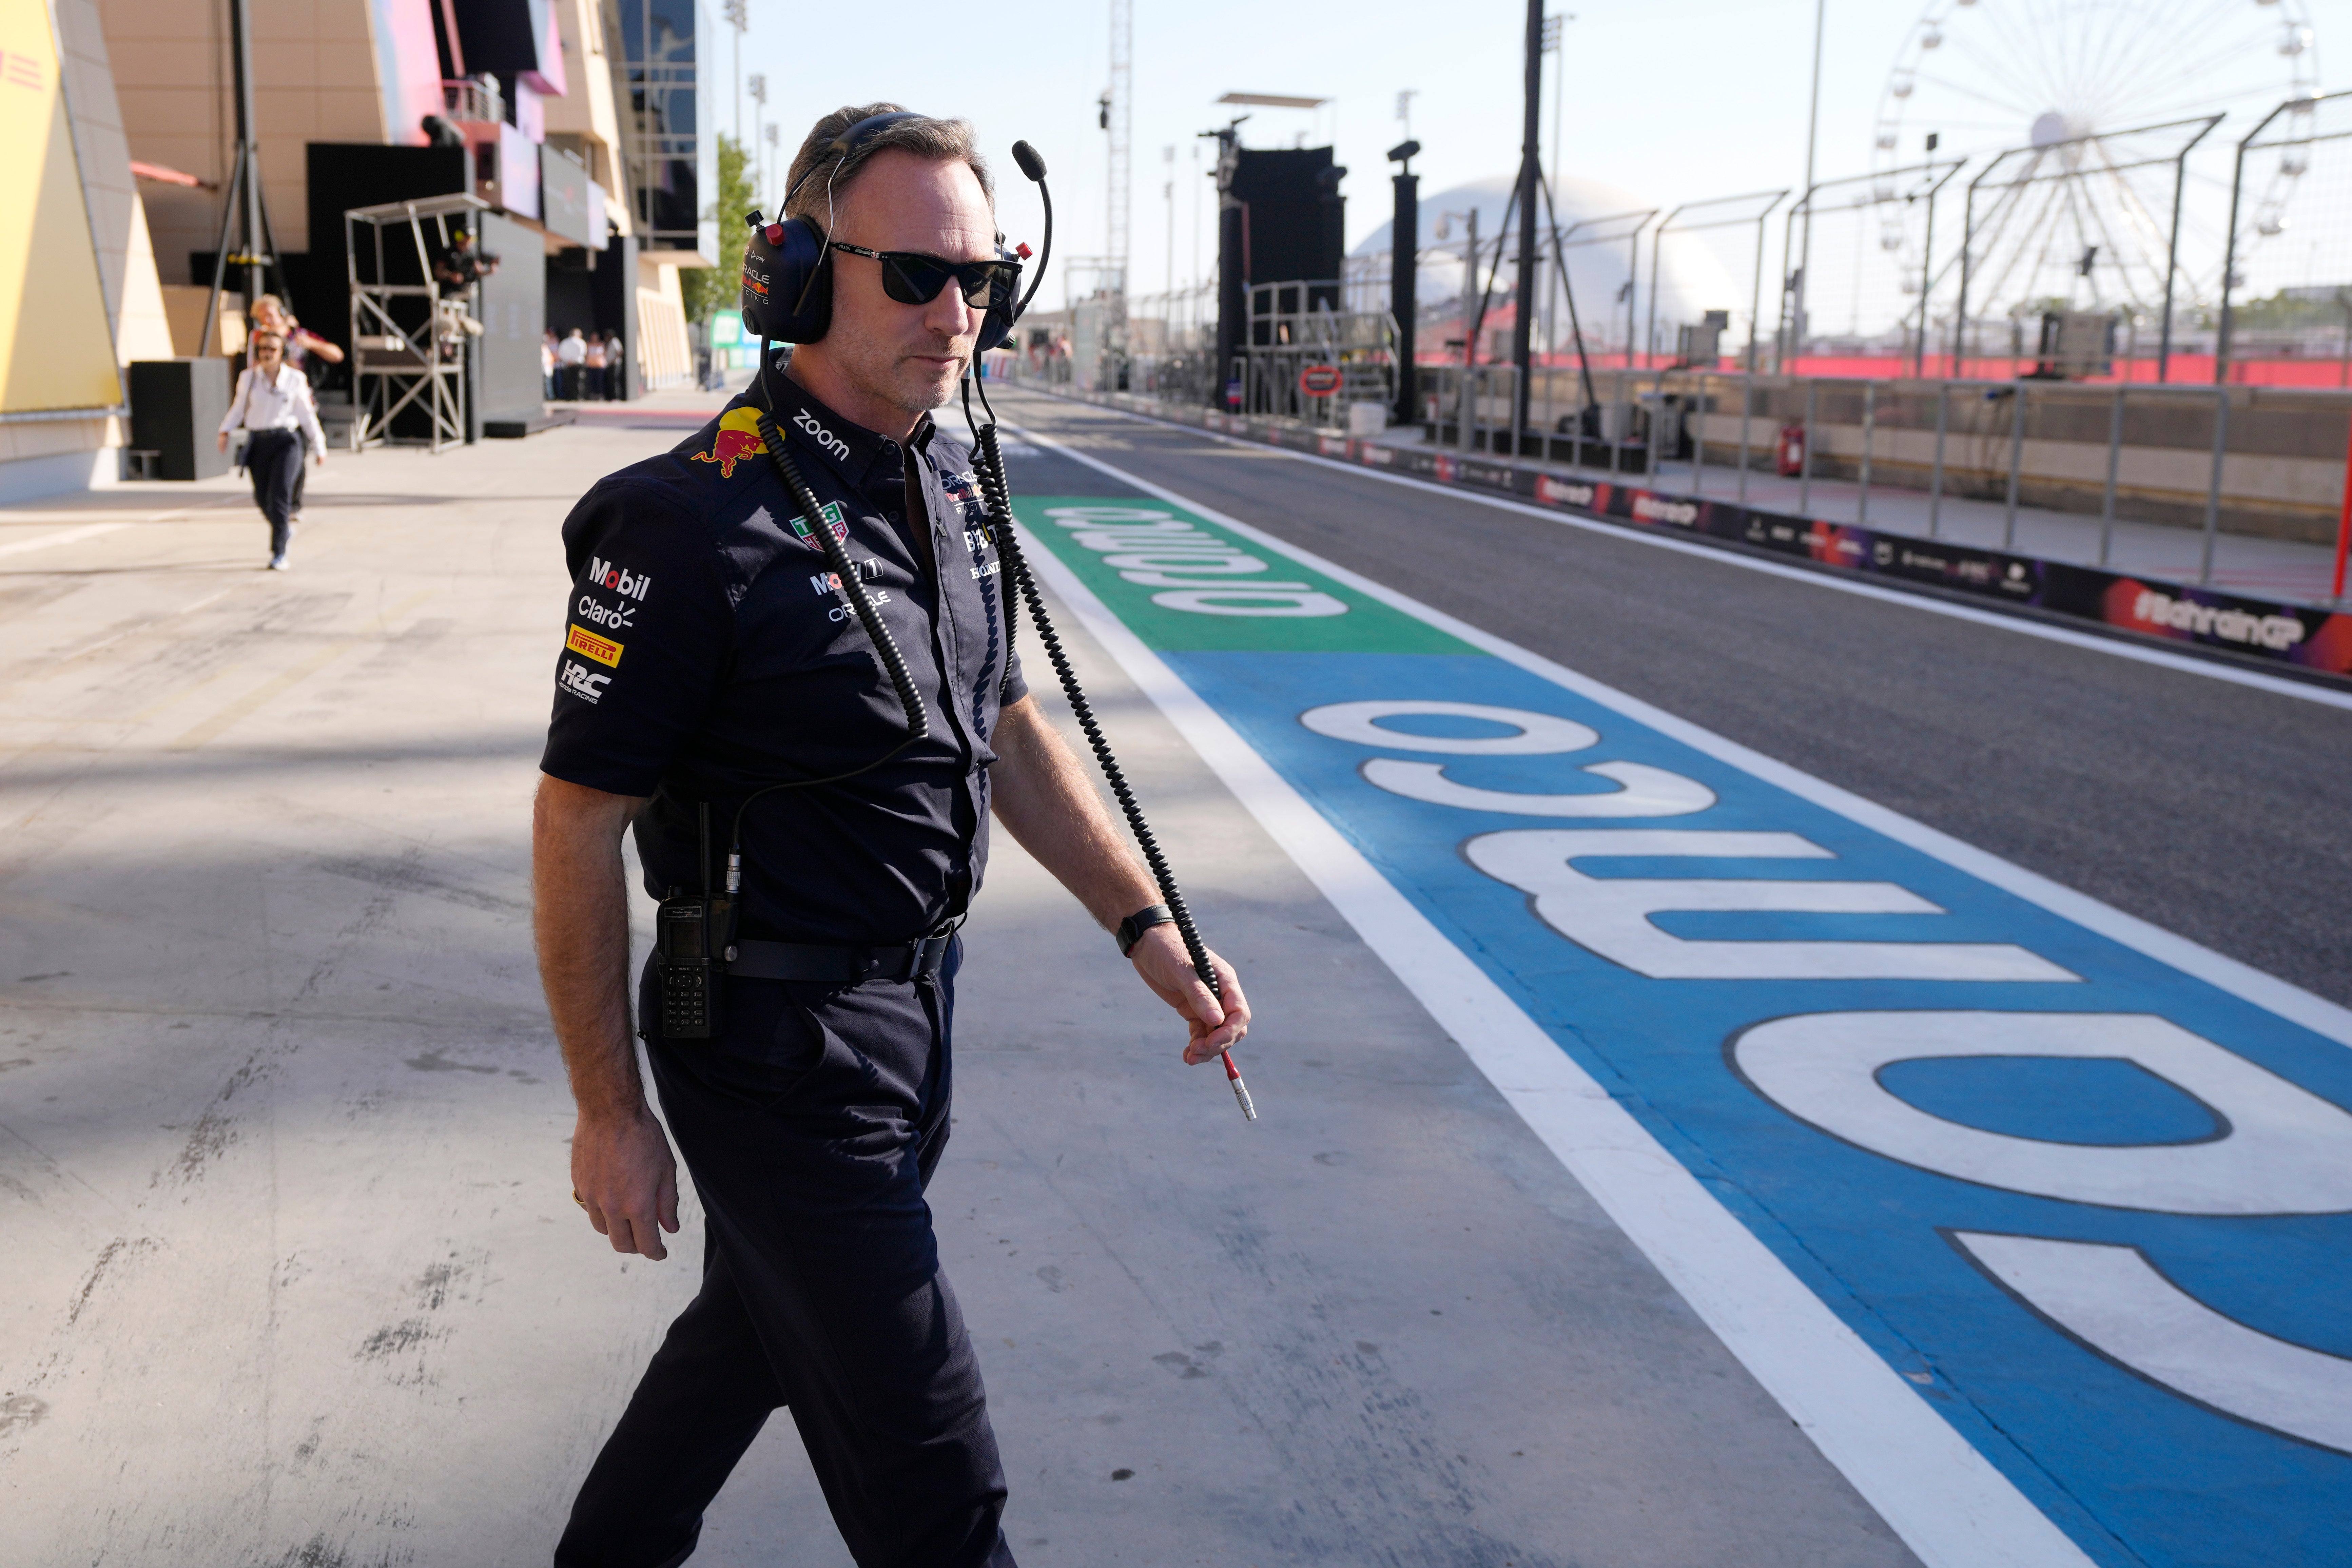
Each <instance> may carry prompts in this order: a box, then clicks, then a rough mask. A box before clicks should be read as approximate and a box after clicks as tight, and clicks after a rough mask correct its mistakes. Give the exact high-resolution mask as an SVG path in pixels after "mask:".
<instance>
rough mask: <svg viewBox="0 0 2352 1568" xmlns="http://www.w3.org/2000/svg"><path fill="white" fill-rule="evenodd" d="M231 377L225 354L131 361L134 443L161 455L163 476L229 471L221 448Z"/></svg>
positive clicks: (211, 475) (203, 476) (160, 476)
mask: <svg viewBox="0 0 2352 1568" xmlns="http://www.w3.org/2000/svg"><path fill="white" fill-rule="evenodd" d="M231 385H232V384H231V382H230V380H229V364H228V361H226V360H225V359H143V360H133V361H132V362H131V447H133V448H134V449H136V450H140V451H147V452H154V453H157V454H159V456H158V457H157V458H155V467H154V469H153V472H154V475H155V477H156V478H157V479H212V478H214V477H215V476H217V475H220V474H225V473H226V472H228V470H229V460H228V456H227V454H226V453H224V452H221V451H218V450H216V449H215V447H217V445H218V441H217V437H218V436H219V433H220V426H221V421H222V420H224V419H226V418H227V417H228V403H229V396H230V388H231Z"/></svg>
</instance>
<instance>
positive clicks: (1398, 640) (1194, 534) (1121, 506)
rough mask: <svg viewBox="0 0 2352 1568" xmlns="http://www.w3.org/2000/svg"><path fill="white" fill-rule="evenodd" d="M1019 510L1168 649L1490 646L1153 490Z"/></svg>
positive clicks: (1038, 499)
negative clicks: (1266, 545)
mask: <svg viewBox="0 0 2352 1568" xmlns="http://www.w3.org/2000/svg"><path fill="white" fill-rule="evenodd" d="M1013 515H1014V517H1015V518H1017V519H1018V520H1019V521H1020V523H1021V527H1022V531H1023V533H1024V535H1025V536H1026V537H1027V538H1028V539H1030V540H1033V541H1040V542H1043V543H1044V544H1045V547H1046V548H1047V549H1049V550H1051V551H1052V552H1054V553H1055V556H1056V557H1058V558H1059V559H1060V560H1061V562H1062V563H1063V564H1065V565H1066V566H1068V567H1069V568H1070V569H1071V570H1072V571H1073V572H1076V574H1078V576H1079V577H1080V578H1081V579H1082V580H1084V582H1085V583H1086V584H1087V587H1089V588H1091V589H1093V590H1094V591H1095V593H1096V594H1097V595H1100V596H1101V598H1102V601H1103V603H1104V604H1106V605H1109V606H1110V609H1111V612H1112V614H1114V615H1116V616H1118V618H1119V619H1120V620H1122V621H1124V622H1126V623H1127V625H1128V626H1129V629H1131V630H1132V631H1133V632H1134V633H1135V634H1136V635H1137V636H1138V637H1141V638H1142V639H1143V640H1144V642H1145V643H1147V644H1148V645H1150V647H1154V648H1158V649H1160V650H1161V651H1163V652H1168V653H1181V652H1190V651H1195V650H1198V651H1217V652H1232V651H1235V650H1249V649H1264V650H1266V651H1268V652H1281V653H1433V654H1449V655H1459V654H1473V655H1475V654H1477V653H1479V651H1480V650H1479V649H1477V648H1474V647H1471V646H1470V645H1469V644H1467V643H1465V642H1463V641H1461V640H1459V639H1458V638H1455V637H1450V636H1448V635H1447V634H1446V633H1444V632H1442V631H1439V630H1438V629H1436V628H1435V627H1434V626H1428V625H1426V624H1425V623H1423V622H1421V621H1418V620H1415V619H1414V618H1413V617H1412V616H1408V615H1405V614H1404V613H1403V612H1402V611H1400V610H1393V609H1391V608H1390V607H1389V606H1388V605H1383V604H1381V602H1380V601H1379V600H1377V599H1371V598H1367V597H1366V596H1364V595H1361V594H1360V593H1358V592H1356V591H1355V590H1354V589H1352V588H1348V587H1343V586H1341V585H1340V584H1338V583H1335V582H1332V581H1331V580H1330V579H1329V578H1328V577H1325V576H1324V575H1322V574H1320V573H1318V572H1313V571H1309V570H1308V569H1307V568H1306V567H1304V566H1301V565H1299V564H1298V563H1297V562H1295V561H1293V560H1291V559H1290V558H1289V557H1287V556H1284V555H1277V554H1275V553H1274V552H1270V551H1267V550H1265V549H1264V548H1263V547H1262V546H1260V545H1258V544H1256V543H1255V542H1251V541H1248V540H1244V539H1239V538H1236V537H1234V535H1233V534H1230V533H1228V532H1226V531H1224V530H1223V529H1221V528H1219V527H1218V526H1217V525H1216V524H1214V523H1213V522H1211V521H1208V519H1206V518H1204V517H1202V516H1201V515H1200V514H1199V513H1197V512H1193V511H1189V510H1185V509H1184V508H1182V507H1180V506H1172V505H1171V504H1169V503H1168V502H1166V501H1161V500H1153V499H1152V498H1150V497H1148V496H1022V497H1019V498H1017V499H1016V500H1014V501H1013Z"/></svg>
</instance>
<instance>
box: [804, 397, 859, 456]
mask: <svg viewBox="0 0 2352 1568" xmlns="http://www.w3.org/2000/svg"><path fill="white" fill-rule="evenodd" d="M793 425H794V426H797V427H799V428H800V429H803V430H805V431H807V432H808V434H809V435H810V437H812V438H814V440H815V442H816V444H817V447H818V448H819V449H820V450H823V451H827V452H831V453H832V454H833V455H834V456H835V457H836V458H842V459H843V460H844V461H846V460H847V459H848V457H849V443H848V442H846V441H845V440H843V439H842V438H841V437H838V436H836V435H835V434H834V433H833V432H832V431H830V430H828V429H826V428H825V427H824V426H822V425H820V424H818V423H817V422H816V416H815V415H814V414H811V413H810V412H809V411H808V410H807V409H805V408H803V409H802V410H801V411H800V412H799V413H798V414H795V415H793Z"/></svg>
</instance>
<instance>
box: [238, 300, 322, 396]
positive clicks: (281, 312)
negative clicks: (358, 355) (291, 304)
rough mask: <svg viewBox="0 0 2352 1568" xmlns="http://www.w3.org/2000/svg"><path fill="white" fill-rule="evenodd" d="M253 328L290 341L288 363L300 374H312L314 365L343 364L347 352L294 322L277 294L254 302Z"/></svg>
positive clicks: (289, 311) (287, 347) (292, 315)
mask: <svg viewBox="0 0 2352 1568" xmlns="http://www.w3.org/2000/svg"><path fill="white" fill-rule="evenodd" d="M253 327H254V330H255V331H264V332H276V333H277V334H278V336H279V337H281V338H284V339H285V340H286V363H288V364H289V365H291V366H293V367H294V368H295V369H296V370H299V371H300V372H302V373H303V374H304V375H305V376H306V377H307V376H308V375H309V374H310V361H311V360H313V359H316V360H317V361H318V362H319V363H321V364H341V363H343V351H342V350H341V349H340V348H337V347H336V346H335V345H334V344H333V343H331V342H328V341H327V340H326V339H325V338H322V337H320V335H319V334H318V333H316V332H314V331H310V328H308V327H306V326H304V325H303V324H302V323H301V322H299V321H296V320H295V319H294V312H293V311H291V310H288V309H287V308H286V301H285V300H281V299H279V298H278V296H277V295H275V294H264V295H262V296H261V297H260V298H259V299H257V300H254V302H253Z"/></svg>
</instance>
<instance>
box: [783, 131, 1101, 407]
mask: <svg viewBox="0 0 2352 1568" xmlns="http://www.w3.org/2000/svg"><path fill="white" fill-rule="evenodd" d="M926 118H928V117H927V116H925V115H921V114H917V113H914V112H912V111H911V110H894V111H892V112H890V113H887V114H874V115H868V116H867V117H866V119H864V120H861V121H857V123H856V124H855V125H852V126H850V127H849V128H848V129H847V130H845V131H844V132H842V133H841V134H840V135H838V136H836V137H835V138H834V139H833V141H832V142H831V143H830V144H829V145H828V146H827V147H826V148H825V153H826V154H827V155H828V156H830V157H831V158H832V160H833V163H832V167H831V168H830V169H827V170H826V172H825V196H826V199H825V220H826V224H830V223H831V222H832V220H833V211H832V208H833V201H832V193H833V182H834V181H835V179H836V178H837V177H838V176H839V175H840V174H841V171H842V170H843V169H844V168H845V167H847V166H848V165H849V164H850V163H853V162H855V161H856V159H858V158H859V157H861V156H862V155H863V154H864V153H865V151H866V147H867V146H868V145H870V144H871V143H872V142H873V141H874V139H875V138H876V137H877V136H879V135H881V134H882V133H883V132H887V131H888V130H889V129H890V128H891V127H892V126H894V125H898V124H901V123H903V122H905V121H909V120H922V119H926ZM1013 162H1015V163H1018V164H1020V165H1021V172H1022V173H1023V174H1026V175H1028V176H1029V178H1030V179H1031V180H1033V181H1035V182H1036V183H1037V188H1038V190H1039V191H1040V192H1041V193H1042V192H1044V191H1045V160H1043V159H1042V158H1039V157H1038V156H1037V153H1036V151H1035V149H1034V148H1032V147H1031V146H1030V145H1029V143H1027V142H1015V143H1013ZM824 167H825V165H824V162H823V161H822V160H820V161H819V162H818V163H814V164H812V165H810V167H809V169H808V171H807V172H806V173H804V174H802V175H801V177H800V178H799V179H797V180H795V181H793V185H792V188H791V189H790V190H788V191H786V192H785V193H784V199H783V201H782V204H780V205H779V206H778V208H777V212H776V218H775V221H773V222H768V221H764V220H762V218H761V216H760V214H759V213H758V212H756V211H754V212H751V213H749V214H746V215H745V216H744V220H743V221H744V223H745V224H746V226H749V227H750V229H751V237H750V239H749V240H748V241H747V242H746V244H745V245H744V247H743V329H744V331H747V332H749V333H750V334H751V336H753V337H755V338H761V339H774V340H775V341H777V342H787V343H813V342H818V341H820V340H821V339H823V338H824V334H825V332H826V331H828V330H829V329H830V328H831V327H832V325H833V247H832V236H831V235H830V234H828V233H827V232H826V228H825V225H824V224H820V223H818V222H817V221H816V220H815V219H814V218H810V217H793V218H788V217H785V216H783V209H784V208H785V207H789V206H790V205H792V201H793V197H794V196H795V195H799V194H800V189H801V187H802V186H803V185H804V184H808V182H809V181H811V180H813V179H814V178H815V177H816V174H817V171H818V170H819V169H823V168H824ZM1053 252H1054V198H1053V197H1052V195H1046V196H1045V247H1044V252H1043V254H1041V255H1040V256H1039V257H1038V258H1037V277H1036V278H1035V279H1034V280H1032V281H1031V283H1030V285H1029V292H1028V293H1027V294H1025V295H1021V296H1020V300H1019V302H1018V303H1015V301H1014V296H1015V295H1016V294H1020V289H1021V270H1022V263H1023V262H1024V261H1026V260H1027V259H1028V257H1029V247H1027V246H1025V245H1024V246H1022V247H1020V248H1019V249H1017V250H1007V249H1006V248H1005V247H1004V237H1003V235H1002V234H999V235H998V236H997V237H996V259H997V260H998V261H999V262H1001V263H1003V266H1004V267H1005V268H1007V272H1006V273H1005V274H1004V275H1003V281H1002V282H1000V283H999V284H998V285H997V287H996V288H995V289H994V290H992V294H991V297H990V300H989V303H988V308H987V311H986V314H985V316H984V317H983V318H982V321H981V326H980V341H979V342H978V343H977V344H976V345H975V346H974V348H973V350H972V353H974V354H975V355H978V354H983V353H987V352H988V351H989V350H991V349H992V348H995V347H997V346H998V345H1000V344H1002V343H1003V342H1004V340H1005V339H1007V338H1009V337H1011V336H1012V335H1013V322H1014V321H1016V320H1018V319H1019V318H1020V316H1021V313H1022V312H1023V311H1024V310H1027V309H1028V308H1029V301H1030V300H1031V299H1033V298H1034V297H1035V295H1036V293H1037V285H1038V284H1039V283H1042V282H1043V281H1045V263H1046V261H1047V260H1048V259H1049V258H1051V257H1052V255H1053ZM764 359H765V355H764V353H763V354H762V360H763V363H764Z"/></svg>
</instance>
